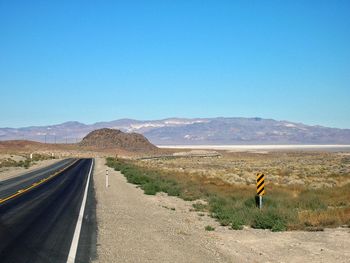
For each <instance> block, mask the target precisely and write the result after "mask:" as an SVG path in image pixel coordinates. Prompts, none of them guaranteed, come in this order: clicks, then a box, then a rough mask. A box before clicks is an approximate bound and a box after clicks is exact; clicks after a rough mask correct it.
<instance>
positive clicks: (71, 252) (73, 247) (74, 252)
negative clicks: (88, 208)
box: [67, 159, 94, 263]
mask: <svg viewBox="0 0 350 263" xmlns="http://www.w3.org/2000/svg"><path fill="white" fill-rule="evenodd" d="M93 164H94V159H92V162H91V167H90V171H89V175H88V179H87V182H86V186H85V191H84V197H83V201H82V202H81V207H80V212H79V217H78V221H77V224H76V226H75V230H74V235H73V240H72V244H71V246H70V249H69V254H68V258H67V263H74V262H75V257H76V255H77V250H78V242H79V237H80V231H81V226H82V224H83V217H84V210H85V204H86V199H87V192H88V188H89V184H90V176H91V171H92V167H93Z"/></svg>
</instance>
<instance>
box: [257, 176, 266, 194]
mask: <svg viewBox="0 0 350 263" xmlns="http://www.w3.org/2000/svg"><path fill="white" fill-rule="evenodd" d="M256 193H257V195H264V194H265V175H264V174H263V173H257V174H256Z"/></svg>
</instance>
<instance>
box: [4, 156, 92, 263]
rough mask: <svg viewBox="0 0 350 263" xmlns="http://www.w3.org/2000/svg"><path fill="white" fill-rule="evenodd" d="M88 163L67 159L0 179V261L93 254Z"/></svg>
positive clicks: (77, 259) (70, 259)
mask: <svg viewBox="0 0 350 263" xmlns="http://www.w3.org/2000/svg"><path fill="white" fill-rule="evenodd" d="M92 166H93V160H92V159H81V160H73V159H68V160H64V161H61V162H59V163H56V164H54V165H52V166H49V167H47V168H44V169H40V170H37V171H33V172H30V173H28V174H26V175H23V176H19V177H17V178H12V179H9V180H6V181H2V182H0V261H1V262H2V263H6V262H16V263H22V262H23V263H24V262H28V263H29V262H37V263H41V262H45V263H48V262H53V263H59V262H89V261H90V260H91V259H92V258H93V257H94V254H95V245H96V243H95V242H96V218H95V200H94V192H93V187H92V180H91V179H90V178H91V176H92ZM88 182H89V183H88ZM87 183H88V184H87ZM79 215H80V219H79ZM78 219H79V220H78ZM68 256H69V257H68Z"/></svg>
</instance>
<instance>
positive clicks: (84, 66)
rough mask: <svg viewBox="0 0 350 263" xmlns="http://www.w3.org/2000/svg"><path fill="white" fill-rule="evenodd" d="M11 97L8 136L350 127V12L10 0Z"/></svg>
mask: <svg viewBox="0 0 350 263" xmlns="http://www.w3.org/2000/svg"><path fill="white" fill-rule="evenodd" d="M54 2H55V3H54ZM0 96H1V103H0V111H1V117H0V127H6V126H10V127H19V126H29V125H42V124H55V123H60V122H64V121H69V120H77V121H81V122H85V123H93V122H96V121H104V120H114V119H118V118H126V117H127V118H136V119H159V118H166V117H215V116H227V117H228V116H237V117H255V116H258V117H263V118H274V119H278V120H290V121H297V122H304V123H307V124H320V125H325V126H331V127H341V128H350V1H347V0H344V1H336V0H332V1H331V0H327V1H322V0H315V1H311V0H310V1H308V0H302V1H298V0H292V1H249V0H248V1H247V0H242V1H233V0H229V1H220V0H216V1H215V0H213V1H209V0H207V1H206V0H199V1H191V0H184V1H173V0H169V1H167V0H160V1H152V0H144V1H132V0H130V1H127V0H125V1H88V0H84V1H62V0H61V1H46V0H45V1H44V0H43V1H27V0H25V1H16V0H0Z"/></svg>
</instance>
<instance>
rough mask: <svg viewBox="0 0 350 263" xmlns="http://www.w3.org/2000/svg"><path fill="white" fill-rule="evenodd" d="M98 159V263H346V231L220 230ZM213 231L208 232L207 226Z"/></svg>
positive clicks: (349, 236)
mask: <svg viewBox="0 0 350 263" xmlns="http://www.w3.org/2000/svg"><path fill="white" fill-rule="evenodd" d="M104 162H105V161H104V159H101V158H98V159H96V165H95V171H94V184H95V190H96V197H97V220H98V238H97V239H98V241H97V243H98V247H97V256H98V259H97V260H96V262H102V263H103V262H349V258H350V250H349V249H348V248H349V247H350V229H349V228H338V229H326V230H325V231H324V232H281V233H273V232H270V231H268V230H266V231H265V230H255V229H250V228H246V229H244V230H241V231H234V230H230V229H228V228H227V227H221V226H219V224H218V223H217V222H216V221H215V220H214V219H212V218H210V217H208V216H207V215H203V214H202V213H197V212H193V211H191V210H193V209H192V202H186V201H183V200H181V199H179V198H175V197H168V196H166V195H165V194H158V195H157V196H147V195H144V194H143V191H142V190H141V189H138V188H137V187H135V186H134V185H131V184H128V183H127V182H126V179H125V178H124V176H123V175H122V174H120V173H119V172H116V171H112V170H111V169H109V182H110V186H109V187H108V188H106V187H105V174H106V169H107V167H106V166H105V165H104ZM207 225H210V226H213V227H215V231H206V230H205V229H204V228H205V226H207Z"/></svg>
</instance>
